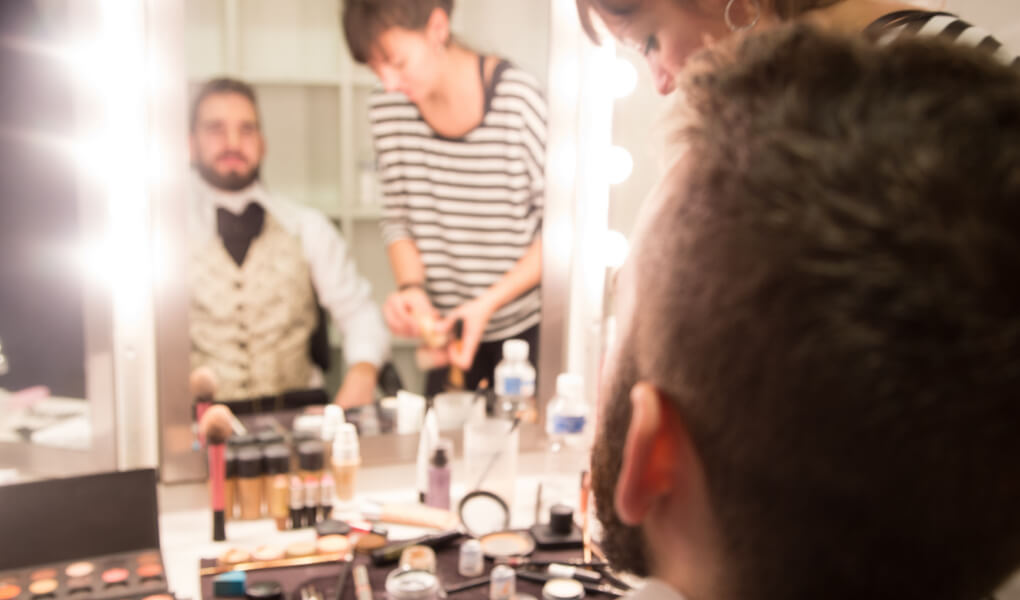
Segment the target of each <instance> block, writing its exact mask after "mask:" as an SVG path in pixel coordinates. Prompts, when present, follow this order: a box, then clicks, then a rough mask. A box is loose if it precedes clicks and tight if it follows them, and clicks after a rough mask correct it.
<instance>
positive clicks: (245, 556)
mask: <svg viewBox="0 0 1020 600" xmlns="http://www.w3.org/2000/svg"><path fill="white" fill-rule="evenodd" d="M250 560H251V553H250V552H248V551H246V550H241V549H239V548H231V549H230V550H227V551H226V552H224V553H223V554H221V555H220V557H219V558H218V559H217V562H218V563H219V564H221V565H226V566H230V565H237V564H240V563H246V562H249V561H250Z"/></svg>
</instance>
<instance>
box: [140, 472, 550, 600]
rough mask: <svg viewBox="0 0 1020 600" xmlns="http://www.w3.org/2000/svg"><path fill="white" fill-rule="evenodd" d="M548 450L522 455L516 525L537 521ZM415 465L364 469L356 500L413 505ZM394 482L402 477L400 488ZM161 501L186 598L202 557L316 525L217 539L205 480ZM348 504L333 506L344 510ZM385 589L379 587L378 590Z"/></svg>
mask: <svg viewBox="0 0 1020 600" xmlns="http://www.w3.org/2000/svg"><path fill="white" fill-rule="evenodd" d="M544 461H545V455H544V454H543V453H540V452H533V453H522V454H521V455H520V456H519V457H518V477H517V484H516V489H515V497H514V502H513V506H512V511H511V522H510V526H511V528H527V527H528V526H530V525H531V524H532V523H533V521H534V515H535V499H536V498H535V496H536V491H537V487H538V477H539V474H540V473H541V472H542V470H543V469H544V466H545V462H544ZM452 465H453V482H454V483H453V486H452V488H453V489H452V494H451V495H452V497H453V501H454V502H457V500H458V499H459V497H460V496H461V495H462V494H463V492H464V491H465V490H464V489H463V485H458V484H463V480H462V479H463V478H459V477H458V476H459V474H460V473H462V472H463V469H464V465H463V461H462V460H461V459H457V460H454V461H453V463H452ZM415 477H416V466H415V465H414V464H400V465H392V466H376V467H368V468H363V469H361V470H359V472H358V480H357V488H356V489H357V495H356V498H357V501H358V502H361V501H372V502H380V503H390V502H392V503H400V504H410V503H414V502H417V491H416V490H415V489H414V482H415ZM394 482H399V483H397V484H396V485H399V486H400V487H395V484H394ZM159 503H160V518H159V530H160V545H161V548H162V552H163V561H164V565H165V567H166V572H167V580H168V582H169V584H170V589H171V591H173V592H174V594H176V596H177V597H178V598H179V599H181V600H184V599H190V600H199V599H200V598H201V593H200V580H199V560H200V559H202V558H214V557H217V556H220V555H221V554H223V553H224V552H225V551H226V550H228V549H230V548H236V547H240V548H247V549H253V548H256V547H258V546H262V545H264V544H275V545H280V546H286V545H288V544H290V543H293V542H297V541H304V540H307V541H314V540H315V538H316V535H315V530H314V529H312V528H305V529H298V530H290V531H277V530H276V525H275V523H273V521H272V519H260V520H257V521H236V520H235V521H228V522H227V540H226V541H224V542H213V541H212V512H211V510H210V508H209V494H208V490H207V488H206V485H205V484H204V483H194V484H183V485H161V486H160V489H159ZM342 510H343V507H340V506H337V507H335V508H334V511H337V512H338V513H339V514H340V515H343V512H342ZM386 527H387V529H388V530H389V533H390V539H393V540H396V539H402V538H411V537H416V536H418V535H421V534H424V533H431V532H432V531H431V530H424V529H419V528H416V527H408V526H401V525H390V524H386ZM382 592H383V590H381V589H377V590H375V593H376V594H377V595H378V594H380V593H382Z"/></svg>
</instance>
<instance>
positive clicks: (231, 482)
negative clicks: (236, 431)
mask: <svg viewBox="0 0 1020 600" xmlns="http://www.w3.org/2000/svg"><path fill="white" fill-rule="evenodd" d="M224 459H225V460H226V463H227V467H226V468H227V471H226V475H227V476H226V479H225V480H224V485H223V517H224V518H225V519H226V520H228V521H229V520H230V519H233V518H235V517H234V510H235V506H236V504H237V452H236V451H235V450H234V449H233V448H231V447H230V446H227V450H226V452H225V453H224Z"/></svg>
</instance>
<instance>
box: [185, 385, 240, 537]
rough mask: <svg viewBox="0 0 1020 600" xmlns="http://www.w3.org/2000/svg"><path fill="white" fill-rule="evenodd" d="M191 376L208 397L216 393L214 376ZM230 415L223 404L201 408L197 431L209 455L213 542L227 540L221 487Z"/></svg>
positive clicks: (225, 463) (224, 481)
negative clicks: (202, 410)
mask: <svg viewBox="0 0 1020 600" xmlns="http://www.w3.org/2000/svg"><path fill="white" fill-rule="evenodd" d="M199 370H200V369H196V374H198V375H201V373H197V372H198V371H199ZM193 375H194V374H193ZM192 379H193V381H195V380H196V379H197V380H198V382H199V383H201V384H202V385H203V386H204V387H203V389H201V390H199V391H201V392H202V393H203V395H206V396H207V397H208V398H210V399H211V398H212V397H213V396H214V395H215V394H216V380H215V378H209V379H206V380H204V381H203V380H202V379H201V378H196V377H192ZM196 387H197V386H196ZM224 413H225V414H224ZM229 414H230V409H228V408H227V407H226V406H210V407H208V409H207V410H206V411H204V414H203V415H202V421H201V426H200V428H199V432H200V433H201V434H202V436H203V437H204V439H205V441H206V451H207V453H208V455H209V492H210V496H211V501H212V509H213V541H214V542H222V541H223V540H225V539H227V533H226V520H225V516H224V509H225V507H226V504H225V502H224V497H223V488H224V486H225V483H226V476H227V473H226V471H227V460H226V442H227V438H228V437H230V431H231V428H230V419H229V417H228V415H229Z"/></svg>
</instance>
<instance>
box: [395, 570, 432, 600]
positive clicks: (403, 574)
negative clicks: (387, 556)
mask: <svg viewBox="0 0 1020 600" xmlns="http://www.w3.org/2000/svg"><path fill="white" fill-rule="evenodd" d="M386 593H387V594H389V597H390V599H391V600H436V599H437V598H438V597H439V579H438V578H437V577H436V576H435V575H433V574H432V573H429V572H428V571H414V570H407V569H396V570H394V571H391V572H390V574H389V575H387V576H386Z"/></svg>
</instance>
